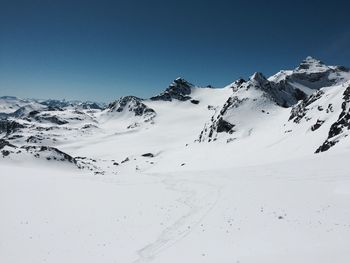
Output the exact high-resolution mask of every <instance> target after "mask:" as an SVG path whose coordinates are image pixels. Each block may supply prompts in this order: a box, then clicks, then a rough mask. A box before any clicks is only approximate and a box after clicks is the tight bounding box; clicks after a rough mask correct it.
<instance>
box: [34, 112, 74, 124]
mask: <svg viewBox="0 0 350 263" xmlns="http://www.w3.org/2000/svg"><path fill="white" fill-rule="evenodd" d="M35 120H37V121H38V122H51V123H54V124H57V125H63V124H67V123H68V121H66V120H62V119H60V118H58V117H57V116H55V115H45V114H43V115H40V116H35Z"/></svg>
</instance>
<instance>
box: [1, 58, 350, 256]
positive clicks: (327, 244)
mask: <svg viewBox="0 0 350 263" xmlns="http://www.w3.org/2000/svg"><path fill="white" fill-rule="evenodd" d="M349 135H350V71H349V69H347V68H346V67H342V66H327V65H325V64H324V63H322V62H321V61H319V60H317V59H314V58H311V57H308V58H306V59H305V60H304V61H302V62H301V64H300V65H299V66H297V67H296V68H295V69H292V70H282V71H280V72H278V73H277V74H275V75H273V76H270V77H266V76H264V75H263V73H259V72H256V73H254V74H253V75H252V76H251V77H250V78H249V79H246V80H244V79H238V80H235V81H233V82H232V83H231V84H229V85H227V86H225V87H223V88H213V87H200V86H196V85H195V84H191V83H190V82H188V81H186V80H185V79H184V78H177V79H175V80H174V81H172V82H171V83H170V85H169V86H168V87H167V88H166V89H165V90H164V92H161V93H160V94H158V95H155V96H152V97H151V98H145V99H143V98H138V97H135V96H124V97H121V98H116V99H115V100H114V101H112V102H111V103H109V104H108V105H104V104H99V103H93V102H72V101H65V100H62V101H61V100H22V99H18V98H15V97H1V98H0V170H1V172H0V180H2V181H1V182H3V183H0V188H1V186H2V188H1V189H0V193H1V194H2V195H4V196H5V197H6V198H7V199H11V200H16V202H17V201H18V202H17V203H18V204H21V205H18V207H17V206H16V207H13V206H9V205H7V203H6V202H4V201H1V200H5V199H6V198H0V208H1V209H2V210H3V211H7V212H6V216H5V217H2V218H5V219H1V220H7V221H6V222H5V223H6V225H9V226H11V227H7V228H6V229H5V230H0V232H1V233H0V236H2V237H5V238H4V239H0V260H1V257H4V258H5V259H9V260H7V261H6V260H5V261H6V262H10V261H11V260H12V259H13V258H14V260H13V261H11V262H25V261H31V262H40V261H49V262H75V261H76V260H77V259H79V260H78V261H82V262H113V261H115V262H128V263H129V262H130V263H136V262H140V263H141V262H174V263H175V262H258V261H259V262H260V261H262V262H322V263H325V262H328V261H329V255H334V258H335V260H333V257H332V260H331V261H333V262H344V261H342V260H338V261H337V260H336V259H339V258H340V259H344V258H349V256H350V254H349V250H348V243H349V242H350V232H349V229H350V226H349V219H350V214H349V212H348V211H349V210H348V209H347V207H348V204H349V201H350V199H349V196H350V190H349V189H350V185H349V171H348V166H347V162H348V159H349V156H350V155H349V154H350V136H349ZM13 189H14V190H13ZM43 197H45V198H43ZM22 204H24V205H22ZM33 204H35V205H33ZM12 211H14V212H12ZM11 213H16V215H15V216H12V214H11ZM7 214H9V215H10V216H7ZM57 218H58V219H59V220H57ZM1 220H0V221H1ZM96 222H98V224H97V223H96ZM29 224H32V225H33V227H32V228H28V225H29ZM1 226H2V223H1V222H0V227H1ZM32 229H36V231H35V232H34V231H32ZM52 229H54V230H52ZM24 235H25V236H24ZM3 240H5V241H6V242H2V241H3ZM305 240H306V241H305ZM97 241H98V244H96V242H97ZM82 244H83V245H82ZM310 244H312V245H310ZM18 246H21V248H22V250H23V251H24V253H23V255H22V253H16V254H15V253H13V252H12V251H13V247H18ZM56 247H57V249H58V250H57V251H58V252H57V254H55V253H56V252H55V253H53V252H52V248H56ZM213 247H215V249H213ZM305 247H307V250H305ZM38 248H39V249H38ZM61 248H62V249H61ZM216 248H219V249H216ZM287 248H288V249H287ZM2 249H3V250H4V251H5V253H2ZM232 251H234V253H232ZM266 251H268V253H267V252H266ZM51 253H52V254H55V255H53V256H52V254H51ZM253 254H254V256H252V255H253ZM2 255H5V256H2ZM28 255H29V256H28ZM96 255H98V256H96ZM101 255H103V256H101ZM181 255H185V256H184V258H182V256H181ZM30 256H32V257H30ZM95 256H96V257H95ZM337 256H338V258H337ZM179 258H181V259H182V260H178V259H179ZM50 259H51V260H50ZM80 259H83V260H80ZM241 259H243V260H242V261H240V260H241ZM257 259H258V260H257ZM261 259H262V260H261ZM5 261H4V262H5Z"/></svg>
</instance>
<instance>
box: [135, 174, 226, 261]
mask: <svg viewBox="0 0 350 263" xmlns="http://www.w3.org/2000/svg"><path fill="white" fill-rule="evenodd" d="M153 176H157V175H155V174H153ZM169 176H170V177H172V179H169V178H167V179H164V180H162V183H164V184H165V185H167V188H168V189H170V190H172V191H176V192H180V193H183V194H184V197H183V198H181V199H179V200H177V201H178V202H179V203H180V204H182V205H185V206H187V207H188V209H189V211H188V213H187V214H185V215H182V216H181V217H180V218H179V219H178V220H177V221H176V222H175V223H174V224H173V225H171V226H170V227H167V228H166V229H165V230H163V231H162V233H161V235H160V236H159V237H158V238H157V240H155V241H154V242H152V243H150V244H148V245H147V246H145V247H144V248H142V249H140V250H139V251H138V253H137V254H138V255H139V259H137V260H135V261H134V262H133V263H142V262H150V261H152V259H153V258H154V257H155V256H156V255H157V254H158V253H160V252H162V251H164V250H166V249H168V248H170V247H171V246H173V245H174V244H175V243H176V242H179V241H180V240H181V239H183V238H185V237H186V236H187V235H189V234H190V233H191V231H192V229H194V228H195V227H196V226H197V225H198V224H200V222H201V221H202V220H203V219H204V218H205V216H206V215H207V214H208V213H210V211H211V210H212V209H213V207H214V206H215V205H216V203H217V202H218V199H219V197H220V190H221V187H220V186H217V185H214V184H210V183H207V182H204V181H198V180H189V179H176V177H175V178H174V176H171V175H169ZM191 185H195V186H196V187H192V188H191ZM198 187H200V189H198ZM204 189H205V190H204Z"/></svg>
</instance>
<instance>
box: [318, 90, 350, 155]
mask: <svg viewBox="0 0 350 263" xmlns="http://www.w3.org/2000/svg"><path fill="white" fill-rule="evenodd" d="M341 108H342V112H341V113H340V115H339V117H338V120H337V121H336V122H335V123H333V124H332V125H331V127H330V129H329V132H328V137H327V139H326V141H325V142H324V143H323V144H322V145H321V146H320V147H319V148H318V149H317V150H316V153H320V152H324V151H327V150H328V149H330V148H331V147H332V146H334V145H335V144H337V143H338V142H339V140H340V138H338V137H339V136H340V135H342V134H343V133H344V132H345V131H346V130H350V86H348V87H347V89H346V90H345V92H344V93H343V103H342V106H341ZM345 136H347V135H345Z"/></svg>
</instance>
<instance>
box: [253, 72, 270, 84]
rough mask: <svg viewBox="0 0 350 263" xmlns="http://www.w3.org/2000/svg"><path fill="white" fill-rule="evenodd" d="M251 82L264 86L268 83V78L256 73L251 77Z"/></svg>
mask: <svg viewBox="0 0 350 263" xmlns="http://www.w3.org/2000/svg"><path fill="white" fill-rule="evenodd" d="M250 80H252V81H255V82H258V83H259V84H263V83H265V82H267V78H266V77H265V76H264V74H262V73H261V72H255V73H254V74H253V76H251V77H250Z"/></svg>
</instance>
